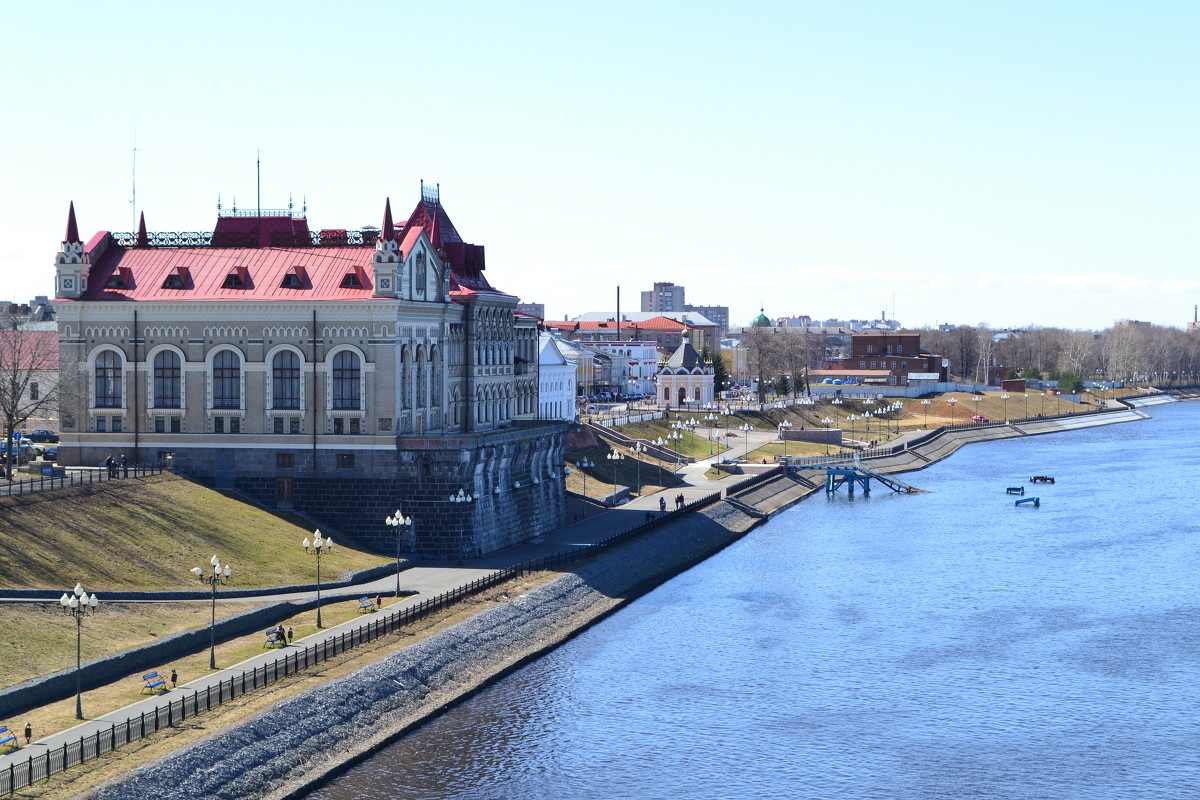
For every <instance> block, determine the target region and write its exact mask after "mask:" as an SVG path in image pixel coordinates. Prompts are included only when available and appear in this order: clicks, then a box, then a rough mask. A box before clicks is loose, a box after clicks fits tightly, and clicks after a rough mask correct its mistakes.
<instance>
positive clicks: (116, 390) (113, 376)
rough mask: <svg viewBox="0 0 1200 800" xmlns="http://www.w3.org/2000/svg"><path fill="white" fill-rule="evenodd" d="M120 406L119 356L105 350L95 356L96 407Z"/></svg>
mask: <svg viewBox="0 0 1200 800" xmlns="http://www.w3.org/2000/svg"><path fill="white" fill-rule="evenodd" d="M120 407H121V357H120V356H118V355H117V354H116V353H114V352H113V351H112V350H105V351H104V352H103V353H101V354H100V355H99V356H97V357H96V408H120Z"/></svg>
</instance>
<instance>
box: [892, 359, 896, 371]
mask: <svg viewBox="0 0 1200 800" xmlns="http://www.w3.org/2000/svg"><path fill="white" fill-rule="evenodd" d="M895 368H896V362H895V361H893V362H892V369H895Z"/></svg>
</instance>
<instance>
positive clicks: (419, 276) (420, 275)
mask: <svg viewBox="0 0 1200 800" xmlns="http://www.w3.org/2000/svg"><path fill="white" fill-rule="evenodd" d="M413 278H414V279H415V280H414V283H415V285H416V290H417V291H418V292H419V293H420V294H424V293H425V253H424V252H420V253H417V267H416V271H415V274H414V275H413Z"/></svg>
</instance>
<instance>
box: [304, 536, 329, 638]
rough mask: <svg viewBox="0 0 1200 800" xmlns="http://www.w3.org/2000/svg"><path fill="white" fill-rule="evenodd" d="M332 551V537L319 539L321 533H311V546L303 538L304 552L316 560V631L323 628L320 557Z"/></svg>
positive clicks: (306, 538) (305, 538)
mask: <svg viewBox="0 0 1200 800" xmlns="http://www.w3.org/2000/svg"><path fill="white" fill-rule="evenodd" d="M332 549H333V537H332V536H326V537H325V538H324V539H322V538H321V531H319V530H316V531H313V540H312V544H311V545H310V544H309V541H308V537H307V536H305V537H304V552H306V553H308V554H309V555H310V556H315V557H316V559H317V629H318V630H320V629H321V628H323V627H325V626H324V625H322V624H321V556H322V555H328V554H329V551H330V550H332Z"/></svg>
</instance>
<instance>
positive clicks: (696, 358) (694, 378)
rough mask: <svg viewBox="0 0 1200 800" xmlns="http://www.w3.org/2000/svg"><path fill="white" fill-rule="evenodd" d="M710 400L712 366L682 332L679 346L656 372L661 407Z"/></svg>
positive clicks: (685, 333) (685, 332) (698, 404)
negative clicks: (681, 340)
mask: <svg viewBox="0 0 1200 800" xmlns="http://www.w3.org/2000/svg"><path fill="white" fill-rule="evenodd" d="M711 402H713V368H712V366H711V365H709V364H707V363H705V361H704V359H702V358H701V357H700V354H699V353H698V352H696V348H695V347H692V340H691V338H690V336H689V335H688V332H687V331H684V334H683V342H681V343H680V345H679V349H678V350H676V351H675V353H674V354H673V355H672V356H671V357H670V358H669V359H667V363H666V364H664V365H663V366H662V368H661V369H659V371H658V403H659V405H661V406H666V407H667V408H670V407H671V406H673V405H674V406H680V407H684V406H703V405H706V404H708V403H711Z"/></svg>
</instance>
